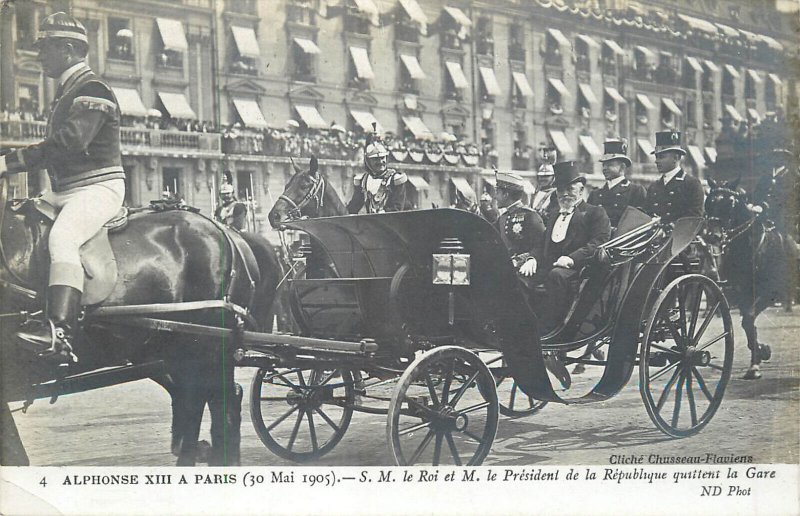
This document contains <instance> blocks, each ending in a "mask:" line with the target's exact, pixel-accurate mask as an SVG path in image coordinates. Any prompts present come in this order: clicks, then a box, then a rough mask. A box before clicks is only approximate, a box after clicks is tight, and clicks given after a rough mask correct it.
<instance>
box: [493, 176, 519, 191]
mask: <svg viewBox="0 0 800 516" xmlns="http://www.w3.org/2000/svg"><path fill="white" fill-rule="evenodd" d="M495 179H496V181H497V188H503V189H505V190H517V191H519V192H524V191H525V180H524V179H522V176H520V175H517V174H512V173H511V172H495Z"/></svg>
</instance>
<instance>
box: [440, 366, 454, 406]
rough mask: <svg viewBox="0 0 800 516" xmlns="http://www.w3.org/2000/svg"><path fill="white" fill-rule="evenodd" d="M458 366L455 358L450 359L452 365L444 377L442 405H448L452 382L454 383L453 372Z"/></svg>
mask: <svg viewBox="0 0 800 516" xmlns="http://www.w3.org/2000/svg"><path fill="white" fill-rule="evenodd" d="M455 368H456V360H455V358H454V359H453V360H451V361H450V367H449V368H448V369H447V373H446V374H445V377H444V387H443V388H442V405H447V398H449V397H450V384H451V383H453V373H454V372H455Z"/></svg>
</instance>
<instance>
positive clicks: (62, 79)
mask: <svg viewBox="0 0 800 516" xmlns="http://www.w3.org/2000/svg"><path fill="white" fill-rule="evenodd" d="M83 68H89V66H88V65H87V64H86V63H85V62H83V61H81V62H80V63H75V64H74V65H72V66H70V67H69V68H67V69H66V70H64V71H63V72H61V75H60V76H59V77H58V85H59V86H64V85H65V84H66V83H67V81H68V80H69V78H70V77H72V76H73V75H75V74H76V73H78V71H79V70H82V69H83Z"/></svg>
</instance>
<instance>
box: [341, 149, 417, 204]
mask: <svg viewBox="0 0 800 516" xmlns="http://www.w3.org/2000/svg"><path fill="white" fill-rule="evenodd" d="M388 158H389V150H388V149H387V148H386V146H385V145H384V144H383V143H382V142H381V141H380V140H379V139H378V138H377V136H375V135H374V134H373V135H371V136H370V138H369V140H368V141H367V146H366V148H365V149H364V168H366V173H363V172H362V173H360V174H356V175H355V177H353V186H354V187H355V189H354V190H353V197H352V198H351V199H350V202H348V203H347V212H348V213H353V214H355V213H358V212H359V211H361V208H362V207H366V211H367V213H384V212H388V211H406V210H408V209H411V206H410V204H409V203H408V202H407V200H406V183H408V176H407V175H406V174H405V172H402V171H399V170H396V169H393V168H387V166H386V164H387V160H388Z"/></svg>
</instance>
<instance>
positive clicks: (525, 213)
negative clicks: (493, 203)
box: [495, 172, 545, 287]
mask: <svg viewBox="0 0 800 516" xmlns="http://www.w3.org/2000/svg"><path fill="white" fill-rule="evenodd" d="M495 177H496V180H497V194H496V199H497V208H498V212H499V216H498V218H497V222H495V226H496V227H497V229H498V230H499V231H500V238H501V239H502V240H503V243H504V244H505V245H506V247H507V248H508V252H509V254H511V261H512V263H513V264H514V267H515V268H516V269H517V273H518V274H519V276H520V279H522V281H523V283H525V285H526V286H528V287H532V286H533V283H532V282H533V276H534V274H536V265H537V262H536V257H537V256H539V254H540V253H541V251H542V247H543V240H544V231H545V228H544V223H543V222H542V218H541V217H540V216H539V215H538V214H537V213H536V212H535V211H533V210H532V209H531V208H529V207H527V206H525V205H524V204H523V203H522V199H523V197H524V196H525V180H524V179H522V177H520V176H519V175H517V174H512V173H507V172H496V173H495Z"/></svg>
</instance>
